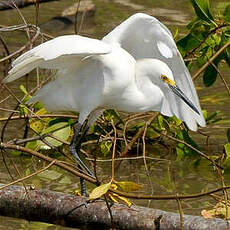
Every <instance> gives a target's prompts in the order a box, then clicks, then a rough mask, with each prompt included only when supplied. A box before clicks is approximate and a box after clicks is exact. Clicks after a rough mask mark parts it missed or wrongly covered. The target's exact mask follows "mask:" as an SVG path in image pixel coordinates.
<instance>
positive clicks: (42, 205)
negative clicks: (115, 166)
mask: <svg viewBox="0 0 230 230" xmlns="http://www.w3.org/2000/svg"><path fill="white" fill-rule="evenodd" d="M110 210H111V214H112V216H113V227H114V228H116V229H129V230H132V229H135V230H140V229H145V230H150V229H151V230H152V229H157V226H158V229H161V230H165V229H170V230H179V229H180V227H181V223H180V216H179V214H177V213H172V212H165V211H162V210H158V209H150V208H145V207H140V206H132V207H131V208H129V207H127V206H125V205H122V204H113V205H112V206H111V208H110ZM0 213H1V215H4V216H11V217H17V218H23V219H27V220H29V221H43V222H48V223H55V224H57V223H58V224H60V225H64V226H70V227H82V225H84V226H85V224H87V227H88V228H89V229H95V228H96V227H98V229H99V228H100V229H110V228H111V217H110V214H109V211H108V208H107V206H106V203H105V202H104V201H102V200H98V201H95V202H92V203H88V202H87V200H86V199H85V198H83V197H77V196H74V195H70V194H64V193H60V192H53V191H49V190H38V189H35V190H30V191H29V193H28V195H26V194H25V189H24V188H23V187H21V186H10V187H7V188H4V189H2V190H0ZM183 221H184V225H183V227H184V230H191V229H193V230H198V229H199V230H206V229H216V230H227V223H228V222H227V221H225V220H222V219H217V218H213V219H204V218H203V217H200V216H192V215H183ZM156 225H157V226H156Z"/></svg>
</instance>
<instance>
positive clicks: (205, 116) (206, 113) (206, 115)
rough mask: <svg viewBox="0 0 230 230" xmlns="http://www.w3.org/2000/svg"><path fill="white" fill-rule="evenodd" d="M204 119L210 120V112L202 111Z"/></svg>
mask: <svg viewBox="0 0 230 230" xmlns="http://www.w3.org/2000/svg"><path fill="white" fill-rule="evenodd" d="M202 113H203V116H204V119H205V120H206V119H207V118H208V111H207V110H206V109H204V110H202Z"/></svg>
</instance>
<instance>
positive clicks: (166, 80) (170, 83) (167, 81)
mask: <svg viewBox="0 0 230 230" xmlns="http://www.w3.org/2000/svg"><path fill="white" fill-rule="evenodd" d="M167 68H169V67H168V66H167ZM170 72H171V70H170ZM170 72H169V73H170ZM160 78H161V81H162V82H163V85H164V86H166V87H168V88H169V90H171V91H172V92H173V93H174V94H176V95H177V96H178V97H179V98H180V99H182V100H183V101H184V102H185V103H186V104H187V105H188V106H189V107H190V108H191V109H192V110H193V111H195V112H196V113H197V114H200V112H199V111H198V109H197V108H196V106H195V105H194V104H193V103H192V102H191V101H190V100H189V98H188V97H187V96H186V95H185V94H184V92H183V91H182V90H181V89H180V88H179V87H178V86H177V84H176V82H175V80H174V78H173V74H172V72H171V73H170V74H169V75H168V76H167V75H165V74H161V75H160Z"/></svg>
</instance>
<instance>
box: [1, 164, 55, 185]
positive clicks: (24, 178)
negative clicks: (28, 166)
mask: <svg viewBox="0 0 230 230" xmlns="http://www.w3.org/2000/svg"><path fill="white" fill-rule="evenodd" d="M55 161H56V160H53V161H52V162H50V163H49V164H48V165H47V166H46V167H44V168H43V169H40V170H38V171H36V172H34V173H31V174H30V175H28V176H25V177H22V178H19V179H17V180H15V181H12V182H10V183H8V184H6V185H3V186H1V187H0V189H3V188H6V187H8V186H10V185H13V184H16V183H19V182H21V181H24V180H26V179H29V178H30V177H33V176H35V175H37V174H39V173H41V172H44V171H45V170H47V169H48V168H50V167H51V166H52V165H53V164H54V163H55Z"/></svg>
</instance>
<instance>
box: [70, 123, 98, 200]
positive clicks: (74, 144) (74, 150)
mask: <svg viewBox="0 0 230 230" xmlns="http://www.w3.org/2000/svg"><path fill="white" fill-rule="evenodd" d="M81 128H82V125H81V124H80V123H77V124H76V127H74V129H75V130H74V136H73V139H72V141H71V144H70V146H69V151H70V153H71V154H72V156H73V157H74V158H75V160H76V161H77V163H78V167H79V169H81V170H85V171H86V172H87V173H88V174H89V175H90V176H93V177H94V175H93V173H92V172H91V171H90V170H89V169H88V167H87V166H86V165H85V163H84V162H83V161H82V160H81V158H80V156H79V153H80V149H81V143H82V140H83V137H84V136H85V135H86V133H87V131H88V130H89V128H88V126H87V125H86V127H85V128H84V130H83V132H82V134H81V135H79V134H80V131H81ZM80 184H81V194H82V195H83V196H86V188H85V183H84V179H83V178H80Z"/></svg>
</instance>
